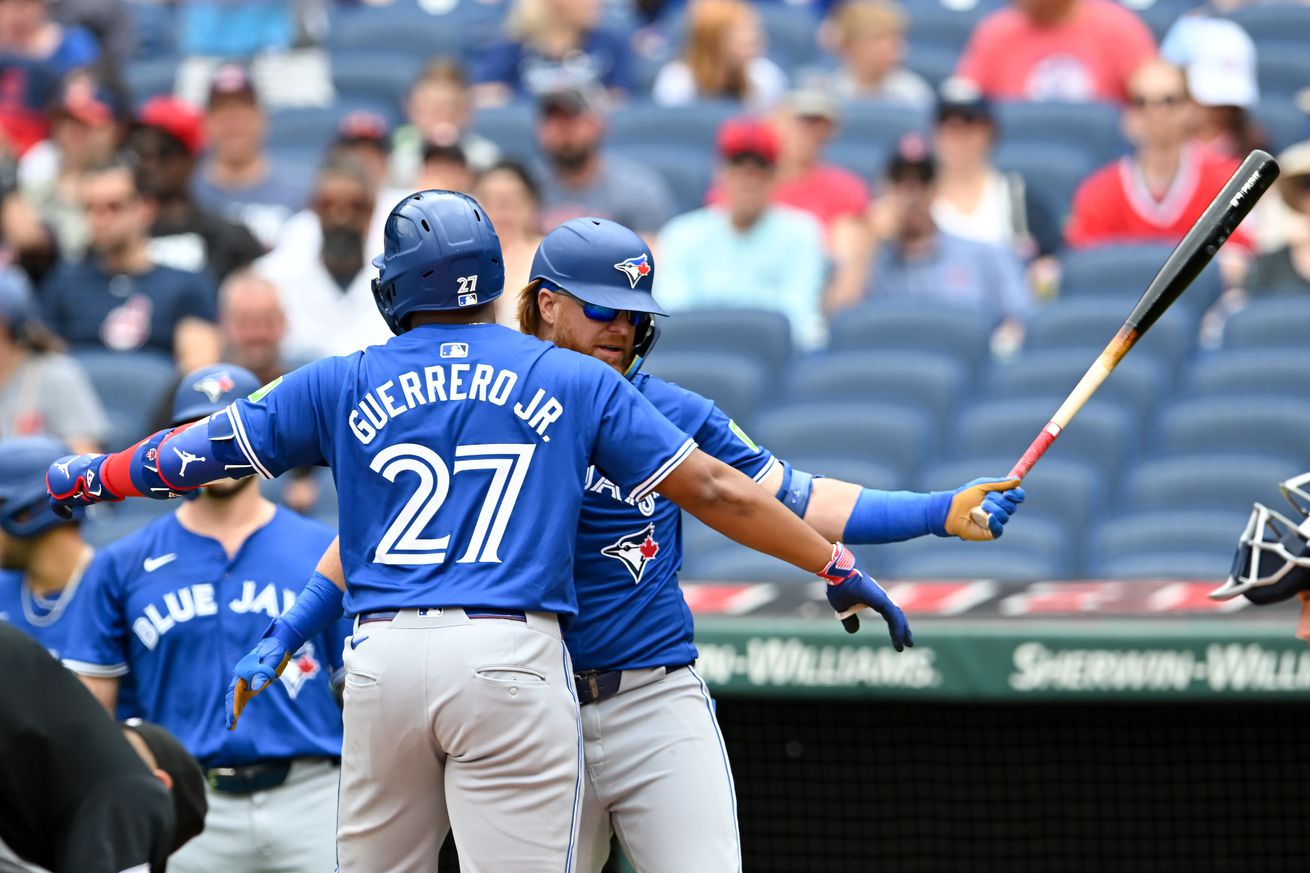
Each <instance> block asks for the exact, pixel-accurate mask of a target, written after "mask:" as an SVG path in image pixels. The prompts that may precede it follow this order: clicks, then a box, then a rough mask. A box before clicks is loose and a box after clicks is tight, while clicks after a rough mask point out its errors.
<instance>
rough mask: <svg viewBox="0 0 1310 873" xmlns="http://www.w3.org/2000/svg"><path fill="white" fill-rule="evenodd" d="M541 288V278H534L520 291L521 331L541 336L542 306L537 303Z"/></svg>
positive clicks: (529, 334)
mask: <svg viewBox="0 0 1310 873" xmlns="http://www.w3.org/2000/svg"><path fill="white" fill-rule="evenodd" d="M540 290H541V280H540V279H533V280H532V281H531V282H529V283H528V284H526V285H524V286H523V290H522V291H520V292H519V313H518V314H519V331H520V332H521V333H526V334H527V335H528V336H535V337H540V336H541V306H540V304H538V303H537V292H539V291H540Z"/></svg>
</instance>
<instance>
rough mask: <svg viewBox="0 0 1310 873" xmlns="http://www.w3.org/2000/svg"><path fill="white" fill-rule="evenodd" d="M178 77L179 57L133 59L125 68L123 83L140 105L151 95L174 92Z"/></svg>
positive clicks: (134, 100)
mask: <svg viewBox="0 0 1310 873" xmlns="http://www.w3.org/2000/svg"><path fill="white" fill-rule="evenodd" d="M176 79H177V59H176V58H171V57H169V58H163V59H151V60H144V61H133V62H132V63H130V64H128V65H127V67H126V68H124V70H123V84H124V85H125V86H126V87H127V90H128V92H130V93H131V95H132V100H133V102H134V103H136V104H137V105H140V104H142V103H144V102H146V101H147V100H149V99H150V98H151V97H158V96H159V95H161V94H172V93H173V84H174V82H175V80H176Z"/></svg>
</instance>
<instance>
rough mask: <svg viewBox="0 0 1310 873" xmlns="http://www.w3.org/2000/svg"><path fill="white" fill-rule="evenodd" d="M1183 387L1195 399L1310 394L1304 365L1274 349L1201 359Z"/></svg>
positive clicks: (1301, 398)
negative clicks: (1227, 396)
mask: <svg viewBox="0 0 1310 873" xmlns="http://www.w3.org/2000/svg"><path fill="white" fill-rule="evenodd" d="M1116 372H1117V371H1116ZM1183 384H1184V390H1185V391H1186V392H1187V393H1188V394H1190V395H1194V396H1197V397H1213V396H1220V395H1235V396H1245V397H1250V396H1255V395H1261V394H1268V395H1273V396H1277V397H1285V398H1287V399H1288V400H1289V401H1296V402H1302V401H1304V400H1305V399H1306V397H1307V394H1310V391H1307V385H1306V368H1305V362H1304V361H1301V360H1298V359H1297V357H1294V356H1293V355H1289V354H1287V353H1286V352H1281V351H1278V350H1276V349H1239V350H1234V351H1224V352H1220V353H1218V354H1214V355H1210V356H1208V357H1204V358H1202V359H1200V360H1198V361H1197V362H1196V363H1195V364H1193V365H1192V366H1191V367H1190V368H1188V370H1187V373H1186V376H1185V379H1184V383H1183Z"/></svg>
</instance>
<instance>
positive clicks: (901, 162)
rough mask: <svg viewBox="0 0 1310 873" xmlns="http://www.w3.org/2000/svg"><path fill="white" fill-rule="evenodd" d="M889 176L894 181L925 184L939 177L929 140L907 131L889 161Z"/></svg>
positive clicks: (887, 171)
mask: <svg viewBox="0 0 1310 873" xmlns="http://www.w3.org/2000/svg"><path fill="white" fill-rule="evenodd" d="M886 173H887V178H888V180H889V181H892V182H906V181H917V182H921V183H924V184H927V183H928V182H931V181H932V180H933V179H935V178H936V177H937V161H936V159H935V158H934V157H933V155H932V149H931V148H930V147H929V145H928V141H927V140H926V139H924V138H923V137H922V136H920V135H919V134H917V133H907V134H906V135H905V136H903V137H901V139H900V142H898V143H897V144H896V151H895V152H893V153H892V156H891V159H890V160H889V161H887V170H886Z"/></svg>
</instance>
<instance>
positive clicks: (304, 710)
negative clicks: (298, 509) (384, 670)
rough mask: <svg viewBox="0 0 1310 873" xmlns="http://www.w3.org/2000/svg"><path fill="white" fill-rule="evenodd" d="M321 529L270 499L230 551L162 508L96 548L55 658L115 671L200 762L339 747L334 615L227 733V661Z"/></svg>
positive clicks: (302, 568)
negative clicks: (266, 512) (269, 513)
mask: <svg viewBox="0 0 1310 873" xmlns="http://www.w3.org/2000/svg"><path fill="white" fill-rule="evenodd" d="M332 537H333V532H332V529H331V528H329V527H327V526H325V525H323V524H320V523H319V522H316V521H312V520H310V519H307V518H303V517H301V516H299V515H296V514H295V513H294V512H291V511H290V510H287V509H283V508H281V507H279V508H278V510H277V512H276V513H275V514H274V516H273V518H272V519H271V520H270V521H269V522H268V523H267V524H265V525H264V526H263V527H261V528H259V529H258V530H256V531H255V532H254V533H252V534H251V535H250V536H249V537H248V538H247V539H246V541H245V543H243V544H242V546H241V548H240V549H239V550H238V551H237V553H236V554H235V555H234V556H232V557H231V558H229V557H228V555H227V552H226V551H225V550H224V549H223V547H222V545H220V544H219V542H218V541H217V540H214V539H211V538H209V537H206V536H201V535H200V534H197V533H193V532H192V531H190V530H187V529H186V528H185V527H183V526H182V524H181V523H180V522H178V520H177V517H176V516H175V515H168V516H164V517H163V518H159V519H156V520H155V521H153V522H151V523H150V524H148V525H146V526H145V527H144V528H142V529H141V530H139V531H137V532H136V533H133V534H130V535H128V536H126V537H124V538H123V539H121V540H119V541H118V542H116V543H114V544H113V545H111V546H109V547H108V548H106V549H104V550H102V551H101V552H100V553H99V554H97V555H96V557H95V560H93V561H92V562H91V566H90V567H89V568H88V569H87V572H86V576H85V577H84V578H83V580H82V586H83V590H82V591H81V592H79V596H78V598H77V603H76V604H75V606H74V608H73V609H72V610H71V614H70V616H69V618H70V619H71V621H72V624H73V630H72V633H71V634H70V635H69V638H68V642H67V644H66V645H65V648H64V654H63V660H64V664H65V665H66V666H67V667H68V668H69V669H71V670H73V671H74V672H77V673H82V674H85V675H88V676H105V677H111V676H123V677H124V678H125V679H128V680H130V681H131V682H132V683H133V684H134V685H135V688H136V702H135V703H136V708H137V711H138V713H139V714H140V715H141V717H142V718H144V719H146V720H147V721H153V722H158V723H159V724H162V725H163V726H164V727H166V728H168V729H169V730H170V731H172V732H173V733H174V734H175V735H176V736H177V738H178V739H179V740H181V741H182V744H183V745H184V746H185V747H186V748H187V750H188V751H190V752H191V753H192V754H193V755H195V756H196V758H197V759H198V760H199V761H200V763H201V764H202V765H204V766H205V767H234V766H241V765H244V764H250V763H253V762H255V761H260V760H268V759H274V758H298V757H339V756H340V755H341V708H340V706H338V705H337V701H336V697H335V695H334V694H333V691H332V678H333V676H334V674H337V673H339V671H340V670H341V654H342V647H343V645H344V641H345V638H346V636H348V635H349V633H350V625H349V623H348V622H346V621H345V620H342V621H339V622H335V623H334V624H333V625H332V626H331V627H330V628H329V629H328V630H327V631H325V632H324V633H321V634H318V635H317V636H314V637H312V638H311V639H310V640H309V641H308V642H306V643H305V645H304V646H303V647H302V648H301V649H299V650H298V651H297V652H296V653H295V654H294V655H293V656H292V659H291V663H289V664H288V665H287V668H286V669H285V670H284V671H283V672H282V678H281V680H280V681H279V682H276V683H274V684H273V685H272V686H271V687H270V688H268V689H267V690H265V691H264V693H263V694H261V695H260V697H259V700H258V701H257V702H256V703H255V704H254V705H252V706H251V707H250V708H249V709H248V710H246V712H245V714H244V715H243V716H242V718H241V730H239V731H233V732H228V731H227V730H226V729H225V727H224V721H223V718H224V716H223V697H224V694H225V693H226V691H227V686H228V683H229V681H230V680H231V677H232V667H233V666H234V665H235V664H236V662H237V661H238V660H239V659H240V658H241V656H243V655H245V654H246V652H248V651H250V649H251V648H253V647H254V645H255V643H256V642H257V641H258V640H259V638H260V637H261V636H262V635H263V633H264V629H265V628H266V627H268V624H269V622H270V621H271V620H272V619H273V618H275V617H276V616H278V615H281V614H282V613H283V612H284V611H286V609H287V608H289V607H290V606H291V604H292V603H294V602H295V599H296V594H297V593H298V592H299V590H300V589H301V588H302V587H303V586H304V581H305V579H307V578H308V577H309V575H310V574H311V573H313V572H314V567H315V566H316V565H317V564H318V560H319V558H320V557H321V556H322V554H323V552H324V551H325V550H326V549H327V547H328V545H329V544H331V542H332Z"/></svg>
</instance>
